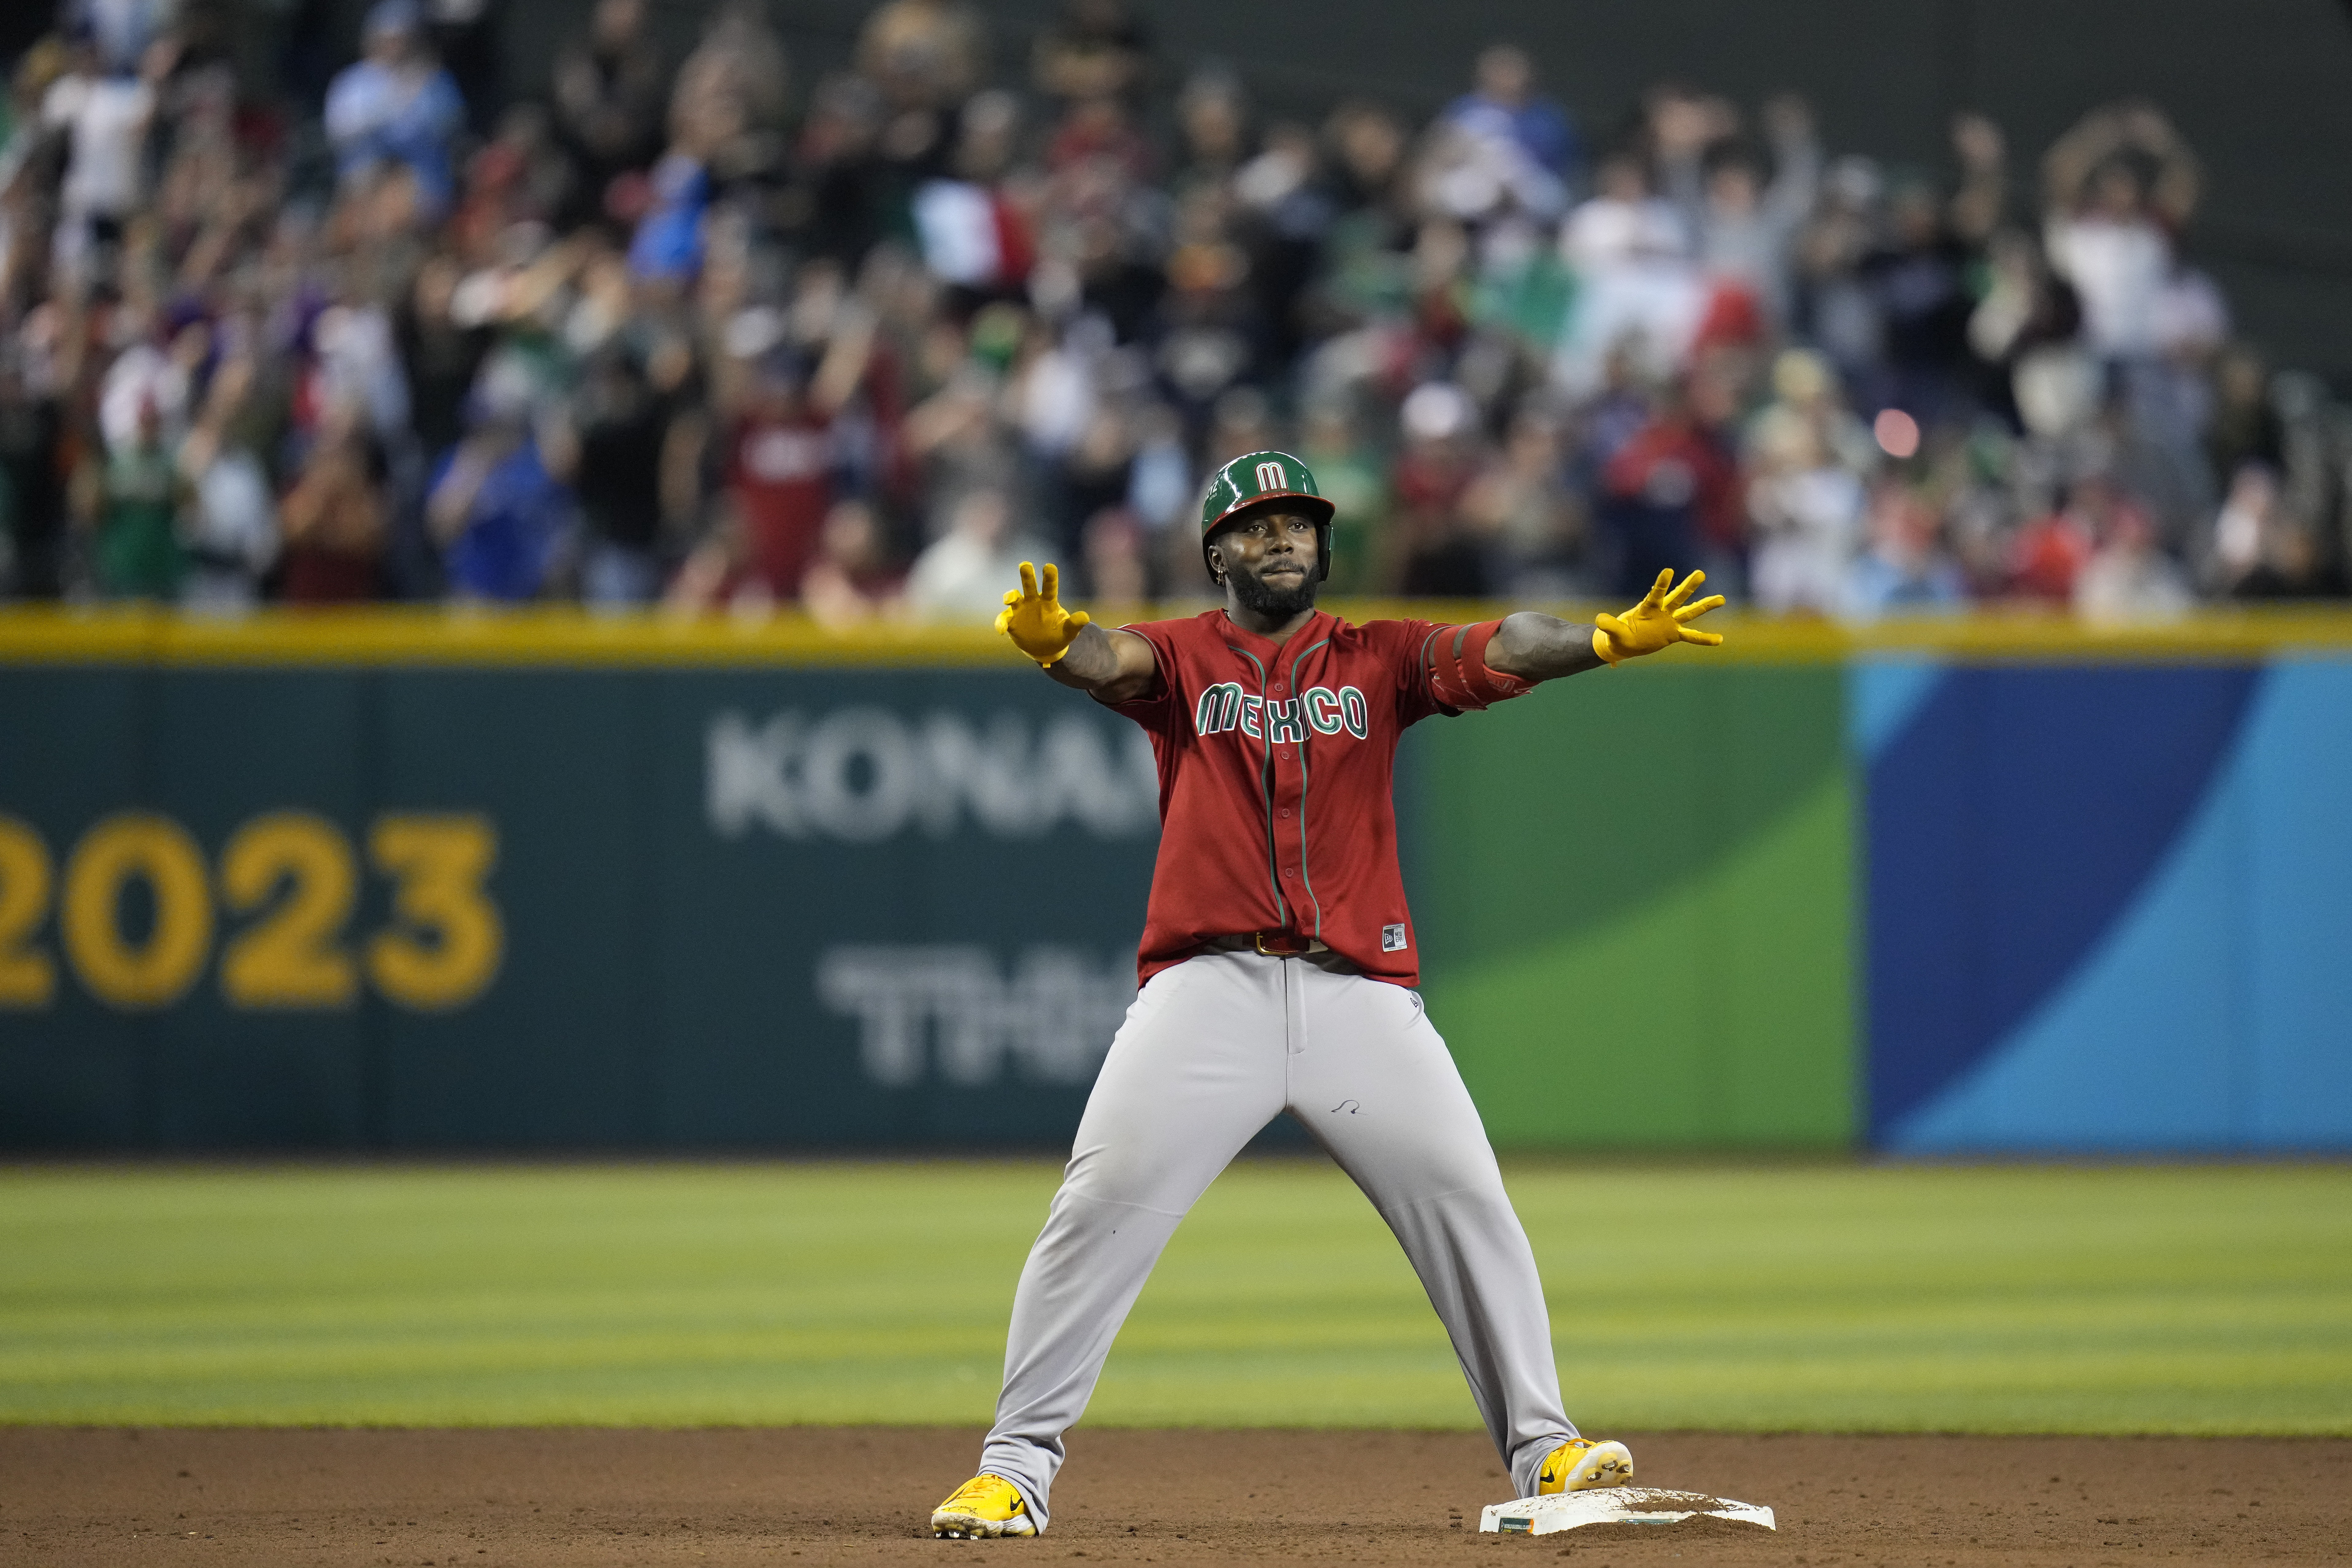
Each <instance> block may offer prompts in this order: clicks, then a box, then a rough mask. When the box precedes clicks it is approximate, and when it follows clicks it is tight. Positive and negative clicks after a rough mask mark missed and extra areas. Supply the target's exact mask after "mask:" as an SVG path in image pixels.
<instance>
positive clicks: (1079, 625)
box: [931, 452, 1723, 1537]
mask: <svg viewBox="0 0 2352 1568" xmlns="http://www.w3.org/2000/svg"><path fill="white" fill-rule="evenodd" d="M1331 513H1332V506H1331V503H1330V502H1329V501H1327V500H1324V499H1323V498H1322V496H1321V494H1320V493H1319V492H1318V490H1317V489H1316V485H1315V478H1314V476H1313V475H1312V474H1310V473H1308V472H1307V465H1306V464H1304V463H1302V462H1300V461H1299V460H1298V459H1297V458H1295V457H1292V456H1291V455H1290V454H1289V453H1287V452H1252V453H1250V454H1248V455H1247V456H1245V457H1240V458H1234V460H1233V461H1232V462H1230V463H1227V464H1226V465H1225V466H1224V467H1223V468H1221V469H1219V470H1218V472H1217V475H1216V477H1215V479H1213V480H1212V481H1211V484H1210V488H1209V492H1208V495H1207V498H1206V499H1205V500H1203V502H1202V508H1201V530H1202V552H1203V553H1204V554H1205V556H1206V557H1207V560H1208V563H1209V573H1210V575H1212V576H1213V577H1214V578H1215V579H1216V580H1217V582H1218V583H1219V584H1222V585H1223V588H1224V591H1225V606H1224V608H1223V609H1222V610H1212V611H1210V612H1209V613H1207V614H1205V615H1202V616H1196V617H1194V618H1193V619H1191V620H1176V621H1150V622H1145V623H1143V624H1140V625H1138V626H1127V627H1125V628H1123V629H1121V630H1118V631H1110V630H1108V629H1106V628H1104V627H1101V626H1093V625H1090V624H1089V622H1088V619H1087V614H1086V612H1085V611H1083V610H1079V611H1069V610H1065V609H1064V608H1063V607H1062V606H1061V604H1060V603H1059V599H1058V593H1057V586H1058V585H1057V583H1056V581H1055V569H1054V567H1053V566H1052V565H1050V564H1048V565H1047V566H1046V568H1045V576H1044V581H1043V582H1042V583H1041V582H1040V581H1039V580H1038V578H1037V575H1036V574H1035V573H1034V570H1033V569H1032V568H1031V566H1030V565H1029V564H1028V563H1023V565H1022V568H1021V586H1020V588H1019V589H1018V590H1016V591H1014V592H1011V593H1007V594H1006V595H1004V610H1003V613H1002V614H1001V615H999V616H997V621H996V624H997V627H998V629H999V630H1001V631H1003V633H1004V634H1005V635H1006V636H1007V637H1011V638H1012V639H1013V642H1014V643H1015V644H1016V645H1017V646H1018V647H1020V649H1021V651H1022V652H1024V653H1025V654H1027V655H1028V656H1029V657H1030V658H1034V659H1035V660H1036V661H1037V663H1038V664H1039V665H1040V666H1042V667H1043V668H1044V669H1045V673H1046V674H1047V675H1049V676H1051V677H1052V678H1053V679H1055V680H1057V681H1059V682H1061V683H1062V684H1063V685H1065V686H1074V687H1076V688H1077V689H1080V690H1082V691H1085V692H1087V693H1088V694H1089V695H1091V696H1092V697H1093V698H1094V699H1095V700H1096V701H1097V702H1101V703H1104V704H1106V705H1108V706H1109V707H1111V708H1114V709H1116V710H1118V711H1119V712H1121V713H1124V714H1126V715H1127V716H1128V717H1129V718H1130V719H1132V720H1134V721H1136V722H1137V723H1139V724H1140V725H1142V726H1143V727H1144V729H1145V730H1146V731H1149V732H1150V736H1151V744H1152V750H1153V752H1154V753H1155V755H1156V756H1157V757H1158V760H1159V765H1160V823H1161V833H1160V855H1159V861H1158V864H1157V865H1156V867H1155V868H1153V871H1152V877H1151V899H1150V907H1149V910H1148V912H1147V914H1146V916H1145V921H1144V931H1143V942H1142V947H1141V951H1140V952H1139V957H1138V964H1137V973H1138V977H1139V980H1140V981H1141V985H1142V988H1141V990H1140V991H1139V993H1138V994H1137V995H1136V998H1135V1003H1134V1005H1132V1006H1131V1007H1129V1009H1128V1013H1127V1018H1126V1021H1125V1022H1124V1023H1123V1024H1121V1025H1120V1026H1119V1030H1118V1035H1117V1037H1115V1038H1114V1039H1113V1040H1112V1041H1111V1047H1110V1053H1109V1055H1108V1057H1106V1058H1104V1061H1103V1066H1102V1071H1101V1073H1100V1075H1099V1076H1098V1077H1097V1079H1096V1080H1095V1086H1094V1090H1093V1092H1092V1094H1090V1095H1089V1096H1088V1097H1087V1109H1086V1113H1085V1115H1084V1116H1083V1117H1082V1118H1081V1119H1080V1121H1079V1123H1078V1133H1077V1141H1076V1146H1075V1147H1074V1148H1073V1150H1072V1152H1071V1156H1070V1163H1069V1167H1068V1169H1067V1171H1066V1173H1065V1174H1064V1176H1063V1180H1062V1187H1061V1190H1060V1191H1059V1192H1058V1193H1056V1194H1055V1197H1054V1203H1053V1206H1052V1208H1051V1210H1050V1211H1049V1212H1048V1213H1047V1215H1046V1219H1045V1230H1044V1231H1043V1232H1042V1233H1041V1234H1040V1235H1039V1236H1038V1237H1037V1241H1036V1244H1035V1245H1034V1247H1031V1248H1030V1250H1029V1261H1028V1263H1027V1264H1026V1265H1025V1266H1024V1268H1023V1269H1022V1271H1021V1283H1020V1287H1019V1289H1017V1290H1016V1291H1015V1292H1014V1294H1013V1323H1012V1328H1011V1331H1010V1332H1009V1333H1008V1335H1007V1339H1006V1344H1005V1351H1004V1389H1003V1394H1001V1395H999V1397H998V1400H997V1405H996V1424H995V1426H994V1427H993V1428H992V1430H991V1431H990V1432H989V1435H988V1441H987V1443H986V1445H985V1446H984V1447H982V1450H981V1464H980V1474H979V1475H977V1476H975V1477H973V1478H972V1479H971V1480H970V1481H968V1482H966V1483H965V1484H964V1485H963V1486H961V1487H959V1488H958V1489H956V1491H955V1492H954V1494H953V1495H952V1496H950V1498H949V1499H948V1500H946V1501H945V1502H943V1503H941V1504H940V1506H939V1508H938V1510H936V1511H934V1512H933V1513H932V1515H931V1530H932V1532H933V1533H934V1534H936V1535H946V1536H965V1537H980V1536H1007V1535H1034V1534H1036V1533H1037V1532H1038V1531H1042V1530H1044V1529H1045V1525H1046V1521H1048V1520H1049V1519H1050V1518H1051V1517H1052V1511H1051V1510H1052V1498H1053V1486H1054V1474H1055V1470H1057V1469H1058V1468H1060V1467H1061V1463H1062V1456H1063V1447H1062V1434H1063V1433H1064V1432H1066V1430H1068V1428H1069V1427H1070V1426H1071V1425H1072V1424H1073V1423H1075V1422H1076V1420H1077V1419H1078V1415H1079V1414H1080V1413H1081V1412H1082V1411H1083V1410H1085V1408H1086V1405H1087V1397H1088V1396H1089V1395H1090V1394H1092V1393H1093V1392H1094V1386H1095V1380H1096V1379H1097V1377H1098V1376H1099V1375H1100V1374H1101V1373H1102V1365H1103V1360H1104V1358H1105V1357H1106V1356H1107V1355H1108V1354H1109V1352H1110V1343H1111V1340H1112V1338H1113V1336H1114V1335H1116V1334H1117V1333H1118V1327H1119V1324H1120V1323H1121V1322H1122V1321H1125V1320H1126V1317H1127V1313H1128V1309H1129V1307H1131V1306H1132V1305H1133V1304H1134V1302H1135V1298H1136V1296H1137V1294H1138V1293H1139V1291H1140V1290H1141V1289H1143V1282H1144V1279H1145V1278H1146V1277H1147V1276H1149V1275H1150V1272H1151V1266H1152V1264H1153V1263H1155V1262H1156V1261H1158V1259H1159V1257H1160V1249H1161V1248H1162V1247H1165V1246H1166V1245H1167V1243H1168V1239H1169V1237H1171V1236H1172V1235H1173V1234H1174V1233H1175V1230H1176V1226H1177V1224H1178V1222H1180V1221H1181V1219H1182V1218H1183V1217H1184V1215H1185V1212H1186V1211H1187V1210H1189V1209H1190V1208H1191V1207H1192V1204H1193V1202H1194V1200H1196V1199H1197V1198H1199V1197H1200V1195H1201V1194H1202V1192H1203V1191H1205V1190H1206V1189H1207V1187H1208V1185H1209V1184H1210V1182H1212V1181H1213V1180H1214V1179H1215V1177H1216V1175H1217V1173H1218V1172H1220V1171H1222V1170H1223V1169H1224V1167H1225V1165H1226V1163H1228V1162H1230V1161H1231V1160H1232V1159H1233V1157H1234V1155H1235V1154H1236V1153H1238V1152H1241V1149H1242V1147H1243V1146H1244V1144H1246V1143H1247V1142H1249V1141H1250V1139H1251V1138H1252V1137H1253V1136H1254V1135H1255V1133H1256V1132H1257V1131H1258V1130H1259V1129H1260V1128H1261V1127H1263V1126H1265V1124H1266V1123H1267V1122H1268V1121H1272V1120H1273V1119H1274V1118H1275V1117H1276V1115H1278V1114H1280V1113H1281V1112H1282V1111H1284V1110H1288V1111H1290V1112H1291V1114H1292V1115H1293V1116H1295V1117H1297V1120H1298V1121H1300V1122H1301V1123H1303V1124H1304V1125H1305V1126H1306V1128H1307V1131H1309V1132H1311V1133H1312V1134H1314V1136H1315V1139H1316V1141H1317V1142H1319V1143H1320V1144H1321V1145H1322V1146H1323V1147H1324V1148H1325V1149H1326V1150H1328V1152H1330V1155H1331V1157H1332V1158H1333V1159H1334V1160H1336V1161H1337V1162H1339V1167H1340V1168H1341V1169H1342V1170H1344V1171H1346V1172H1347V1173H1348V1174H1349V1177H1351V1178H1352V1179H1353V1180H1354V1181H1355V1183H1356V1184H1357V1185H1358V1186H1359V1187H1361V1188H1362V1189H1363V1191H1364V1194H1365V1195H1366V1196H1368V1197H1370V1199H1371V1201H1372V1205H1373V1206H1374V1207H1375V1208H1377V1209H1379V1210H1380V1213H1381V1218H1383V1219H1385V1220H1386V1221H1388V1224H1389V1228H1390V1229H1391V1230H1392V1231H1393V1232H1395V1234H1396V1238H1397V1240H1398V1241H1400V1242H1401V1243H1402V1244H1403V1246H1404V1250H1405V1254H1406V1256H1407V1257H1408V1258H1411V1259H1412V1266H1413V1268H1414V1270H1415V1272H1417V1273H1418V1274H1419V1275H1420V1276H1421V1281H1422V1284H1423V1287H1424V1288H1425V1289H1427V1290H1428V1292H1429V1300H1430V1303H1431V1305H1433V1307H1435V1308H1436V1309H1437V1315H1438V1317H1439V1318H1440V1319H1441V1320H1443V1321H1444V1324H1445V1331H1446V1332H1447V1334H1448V1335H1450V1336H1451V1337H1452V1339H1453V1342H1454V1353H1455V1355H1456V1356H1458V1357H1459V1358H1460V1360H1461V1363H1462V1371H1463V1374H1464V1375H1465V1377H1466V1378H1467V1379H1468V1380H1469V1384H1470V1393H1471V1397H1472V1398H1474V1399H1475V1400H1476V1402H1477V1405H1478V1414H1479V1415H1481V1416H1482V1417H1483V1418H1484V1419H1485V1421H1486V1430H1487V1433H1488V1435H1489V1436H1492V1437H1493V1438H1494V1441H1495V1447H1496V1449H1497V1450H1498V1451H1499V1452H1500V1453H1501V1454H1502V1457H1503V1462H1504V1463H1505V1464H1506V1465H1507V1467H1508V1468H1509V1470H1510V1474H1511V1480H1512V1483H1513V1485H1514V1486H1515V1487H1516V1488H1517V1490H1516V1491H1515V1492H1514V1494H1513V1495H1514V1496H1518V1497H1528V1496H1534V1495H1538V1494H1540V1493H1549V1492H1560V1491H1573V1490H1580V1489H1584V1488H1587V1487H1601V1486H1619V1485H1622V1484H1623V1483H1624V1482H1625V1481H1626V1480H1628V1479H1631V1478H1632V1476H1633V1456H1632V1455H1631V1454H1630V1453H1628V1452H1627V1451H1626V1448H1625V1446H1624V1445H1623V1444H1622V1443H1612V1442H1594V1441H1592V1440H1591V1439H1589V1438H1586V1437H1583V1436H1580V1435H1579V1434H1578V1432H1577V1429H1576V1427H1575V1426H1574V1425H1573V1424H1571V1423H1570V1420H1569V1419H1568V1415H1567V1413H1566V1412H1565V1410H1563V1408H1562V1407H1561V1404H1560V1395H1559V1373H1558V1371H1557V1370H1556V1369H1555V1367H1554V1365H1553V1363H1552V1349H1551V1321H1550V1319H1549V1316H1548V1315H1547V1313H1546V1311H1545V1308H1544V1299H1543V1281H1542V1280H1541V1279H1539V1278H1538V1275H1537V1273H1536V1260H1535V1254H1534V1252H1533V1251H1532V1250H1531V1249H1530V1248H1529V1247H1528V1238H1527V1234H1526V1233H1525V1232H1524V1231H1523V1230H1521V1229H1520V1227H1519V1221H1518V1216H1517V1215H1516V1214H1514V1213H1513V1212H1512V1209H1511V1203H1510V1199H1509V1198H1508V1197H1507V1195H1505V1194H1504V1191H1503V1179H1502V1175H1501V1173H1500V1172H1499V1171H1498V1170H1497V1169H1496V1163H1495V1154H1494V1151H1493V1149H1492V1148H1491V1147H1489V1145H1488V1144H1487V1142H1486V1129H1485V1127H1484V1126H1482V1125H1481V1124H1480V1122H1479V1120H1478V1112H1477V1109H1476V1108H1475V1106H1473V1105H1472V1104H1471V1102H1470V1096H1469V1093H1468V1091H1467V1090H1465V1089H1464V1088H1463V1086H1462V1079H1461V1076H1460V1075H1459V1074H1458V1073H1457V1072H1455V1070H1454V1061H1453V1058H1451V1057H1450V1056H1448V1055H1447V1054H1446V1049H1445V1043H1444V1041H1443V1040H1442V1039H1440V1038H1439V1037H1438V1034H1437V1031H1436V1030H1435V1029H1434V1028H1433V1027H1431V1026H1430V1022H1429V1019H1428V1017H1427V1016H1425V1015H1424V1014H1423V1011H1422V1003H1421V997H1420V995H1419V994H1417V993H1415V992H1414V990H1413V989H1412V987H1413V986H1414V984H1417V983H1418V981H1419V979H1420V958H1419V951H1420V950H1419V946H1418V944H1417V943H1416V942H1415V941H1414V937H1413V928H1412V915H1411V913H1410V912H1408V911H1407V910H1406V909H1405V901H1404V885H1403V880H1402V878H1401V876H1400V875H1399V873H1398V869H1397V854H1396V814H1395V809H1394V805H1393V803H1392V800H1391V786H1392V777H1391V775H1392V771H1393V767H1394V763H1395V759H1396V748H1397V741H1398V739H1399V737H1400V736H1402V734H1403V732H1404V730H1405V727H1406V726H1407V725H1409V724H1412V723H1413V722H1414V721H1418V720H1422V719H1426V718H1428V717H1429V716H1430V715H1432V714H1433V713H1445V714H1455V713H1464V712H1468V711H1471V710H1476V709H1480V708H1485V707H1487V706H1488V705H1490V704H1492V703H1496V702H1499V701H1502V700H1505V699H1506V698H1511V697H1517V696H1518V695H1520V694H1521V693H1522V692H1524V691H1526V690H1527V689H1528V688H1529V687H1531V686H1533V685H1535V684H1536V683H1537V682H1538V681H1542V680H1549V679H1554V678H1555V677H1558V676H1563V675H1574V674H1576V673H1578V672H1579V671H1580V670H1586V669H1591V668H1593V667H1594V666H1596V665H1601V664H1610V665H1614V664H1617V663H1620V662H1622V660H1625V659H1628V658H1637V657H1639V656H1641V655H1644V654H1652V653H1656V652H1658V651H1659V650H1660V649H1662V648H1664V647H1670V646H1672V645H1673V644H1675V643H1677V642H1689V643H1702V644H1714V643H1719V642H1721V641H1722V640H1723V639H1722V638H1721V637H1718V636H1717V635H1716V634H1714V633H1712V632H1706V631H1700V630H1697V629H1696V628H1694V627H1693V626H1691V625H1690V624H1689V623H1690V622H1691V621H1692V620H1693V619H1695V618H1696V617H1697V616H1702V615H1704V614H1706V612H1707V611H1709V610H1711V609H1713V608H1715V607H1716V606H1717V605H1720V604H1722V603H1723V599H1722V597H1721V596H1720V595H1717V596H1713V597H1709V598H1706V599H1702V600H1700V601H1698V602H1697V603H1696V604H1691V603H1687V602H1686V601H1688V600H1689V598H1690V595H1691V592H1692V590H1693V589H1695V588H1696V587H1697V586H1698V584H1700V582H1701V581H1703V577H1702V574H1699V573H1696V572H1694V573H1692V574H1690V575H1689V576H1688V577H1687V578H1685V580H1684V581H1683V583H1682V584H1681V585H1680V586H1678V587H1677V586H1675V585H1674V584H1673V576H1674V574H1673V573H1671V572H1665V573H1661V574H1659V576H1658V580H1657V582H1656V584H1654V586H1653V587H1652V588H1651V589H1650V592H1649V594H1648V595H1646V596H1645V597H1644V598H1643V600H1642V602H1641V603H1640V604H1639V605H1635V606H1634V607H1633V609H1630V610H1628V611H1626V612H1625V614H1624V615H1622V616H1601V617H1600V620H1599V623H1598V624H1597V625H1595V626H1573V625H1570V624H1569V623H1568V622H1565V621H1561V620H1559V619H1556V618H1554V617H1553V616H1544V615H1537V614H1535V613H1533V612H1529V611H1522V612H1520V613H1519V614H1517V615H1514V616H1507V617H1505V618H1504V619H1502V620H1499V621H1486V622H1484V623H1482V624H1480V625H1477V626H1438V625H1433V624H1432V623H1430V622H1427V621H1372V622H1370V623H1368V624H1366V625H1364V626H1350V625H1349V624H1348V623H1347V622H1346V621H1343V620H1340V619H1339V618H1338V617H1336V616H1331V615H1328V614H1326V613H1325V612H1323V611H1320V610H1318V609H1317V608H1316V607H1315V594H1316V586H1317V584H1318V583H1320V582H1321V581H1322V579H1323V578H1324V576H1325V575H1326V574H1328V570H1329V565H1330V546H1331Z"/></svg>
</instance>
